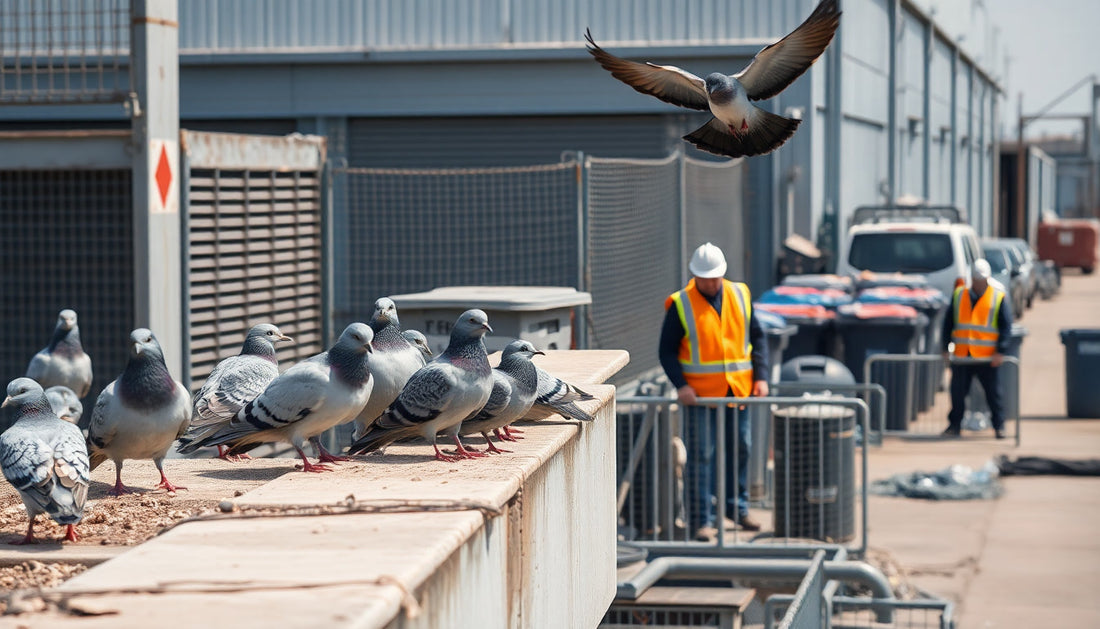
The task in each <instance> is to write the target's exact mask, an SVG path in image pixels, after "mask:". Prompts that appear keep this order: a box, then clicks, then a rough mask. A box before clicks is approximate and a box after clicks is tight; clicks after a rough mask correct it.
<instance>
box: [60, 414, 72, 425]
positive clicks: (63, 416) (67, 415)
mask: <svg viewBox="0 0 1100 629" xmlns="http://www.w3.org/2000/svg"><path fill="white" fill-rule="evenodd" d="M60 417H61V419H63V420H65V421H67V422H69V423H70V424H75V423H76V422H74V421H73V416H72V415H70V414H69V413H65V414H64V415H61V416H60Z"/></svg>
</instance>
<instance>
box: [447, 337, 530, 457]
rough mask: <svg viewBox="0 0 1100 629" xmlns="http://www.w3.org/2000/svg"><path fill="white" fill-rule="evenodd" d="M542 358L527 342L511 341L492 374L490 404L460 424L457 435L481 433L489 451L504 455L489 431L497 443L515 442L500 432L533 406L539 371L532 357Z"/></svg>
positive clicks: (486, 404)
mask: <svg viewBox="0 0 1100 629" xmlns="http://www.w3.org/2000/svg"><path fill="white" fill-rule="evenodd" d="M536 354H542V352H540V351H539V350H537V349H536V348H535V346H534V345H532V344H531V343H530V341H523V340H518V341H512V342H511V343H509V344H508V346H507V347H505V348H504V351H503V352H501V354H500V365H498V366H497V368H496V369H494V370H493V390H492V392H491V393H490V394H489V401H488V402H486V403H485V406H484V407H483V408H482V409H481V411H480V412H478V414H477V415H474V416H473V417H472V418H470V419H467V420H466V421H464V422H462V427H461V428H460V429H459V434H462V435H472V434H475V433H481V436H483V437H485V443H487V444H489V447H488V451H489V452H492V453H494V454H499V453H500V452H507V450H500V449H499V448H497V447H496V446H495V445H493V442H492V441H491V440H490V439H489V431H496V435H497V438H498V439H501V440H504V441H514V439H513V438H510V437H505V436H504V435H503V434H502V433H501V432H500V429H501V428H503V427H505V426H507V425H508V424H510V423H512V422H514V421H516V420H517V419H520V418H521V417H523V416H524V415H526V414H527V412H528V411H530V410H531V406H532V405H533V404H534V403H535V397H536V393H537V391H536V389H537V388H538V372H537V370H538V368H537V367H535V363H533V362H531V357H532V356H534V355H536Z"/></svg>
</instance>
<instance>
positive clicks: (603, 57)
mask: <svg viewBox="0 0 1100 629" xmlns="http://www.w3.org/2000/svg"><path fill="white" fill-rule="evenodd" d="M584 38H585V39H586V40H588V52H589V53H590V54H591V55H592V56H593V57H595V59H596V62H597V63H599V64H600V65H601V66H603V69H604V70H607V71H608V72H610V73H611V76H613V77H615V78H616V79H619V80H620V81H622V82H623V83H626V84H627V85H629V86H630V87H633V88H634V89H635V90H637V91H639V92H641V93H643V94H649V95H650V96H656V97H657V98H659V99H661V100H663V101H665V102H666V103H671V104H673V105H677V106H679V107H687V108H688V109H698V110H699V111H707V110H708V109H710V103H709V102H708V101H707V87H706V83H705V82H704V81H703V79H701V78H699V77H697V76H695V75H694V74H692V73H690V72H688V71H686V70H681V69H680V68H677V67H676V66H659V65H655V64H652V63H638V62H637V61H628V60H626V59H623V58H622V57H616V56H615V55H613V54H611V53H609V52H607V51H606V50H604V49H603V48H600V47H599V46H597V45H596V42H595V41H593V39H592V33H591V32H589V31H587V30H586V31H585V32H584Z"/></svg>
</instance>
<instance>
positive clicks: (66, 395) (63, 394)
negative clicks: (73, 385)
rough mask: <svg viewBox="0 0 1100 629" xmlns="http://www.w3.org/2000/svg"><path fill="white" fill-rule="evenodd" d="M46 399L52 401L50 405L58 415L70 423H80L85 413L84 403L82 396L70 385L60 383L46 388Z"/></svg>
mask: <svg viewBox="0 0 1100 629" xmlns="http://www.w3.org/2000/svg"><path fill="white" fill-rule="evenodd" d="M46 399H47V400H49V401H50V407H52V408H53V412H54V413H56V414H57V416H58V417H60V418H61V419H64V420H65V421H67V422H69V423H70V424H76V425H77V426H79V425H80V417H81V416H82V415H84V405H83V404H81V403H80V398H78V397H76V393H73V390H72V389H70V388H69V387H65V386H61V385H60V384H59V385H57V386H54V387H50V388H48V389H46Z"/></svg>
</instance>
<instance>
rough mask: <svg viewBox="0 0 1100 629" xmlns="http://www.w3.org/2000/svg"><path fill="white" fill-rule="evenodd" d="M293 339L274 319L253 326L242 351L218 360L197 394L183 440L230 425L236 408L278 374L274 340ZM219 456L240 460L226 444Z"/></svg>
mask: <svg viewBox="0 0 1100 629" xmlns="http://www.w3.org/2000/svg"><path fill="white" fill-rule="evenodd" d="M293 340H294V339H292V338H290V337H289V336H287V335H285V334H283V333H282V331H280V330H279V328H278V327H277V326H275V325H273V324H271V323H261V324H259V325H254V326H252V328H251V329H250V330H249V331H248V334H247V335H246V336H245V339H244V344H243V345H242V346H241V351H240V353H238V354H237V355H236V356H230V357H229V358H226V359H224V360H222V361H221V362H219V363H218V364H217V365H216V366H215V367H214V370H213V371H211V372H210V375H209V376H208V377H207V378H206V382H204V383H203V385H202V388H201V389H199V392H198V393H197V394H196V395H195V400H194V412H193V413H192V414H191V428H190V430H189V431H188V433H187V434H186V435H184V436H183V437H182V438H181V439H180V442H181V443H182V444H183V445H186V444H187V443H189V442H190V441H191V440H192V439H193V437H194V436H195V435H198V434H203V433H206V432H208V431H209V429H210V428H211V427H213V426H217V427H219V428H221V427H225V426H228V425H229V422H230V421H232V420H233V418H234V417H236V416H237V412H238V411H240V410H241V409H242V408H244V406H245V404H248V403H249V402H251V401H252V400H254V399H256V396H258V395H259V394H260V393H262V392H263V390H264V389H266V388H267V385H269V384H271V381H272V380H274V379H275V378H276V376H278V375H279V359H278V358H277V357H276V355H275V344H276V343H279V342H282V341H293ZM242 456H244V457H247V456H248V455H242ZM218 457H219V458H222V459H226V460H237V459H236V458H230V457H229V456H228V455H227V454H226V453H225V446H218Z"/></svg>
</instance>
